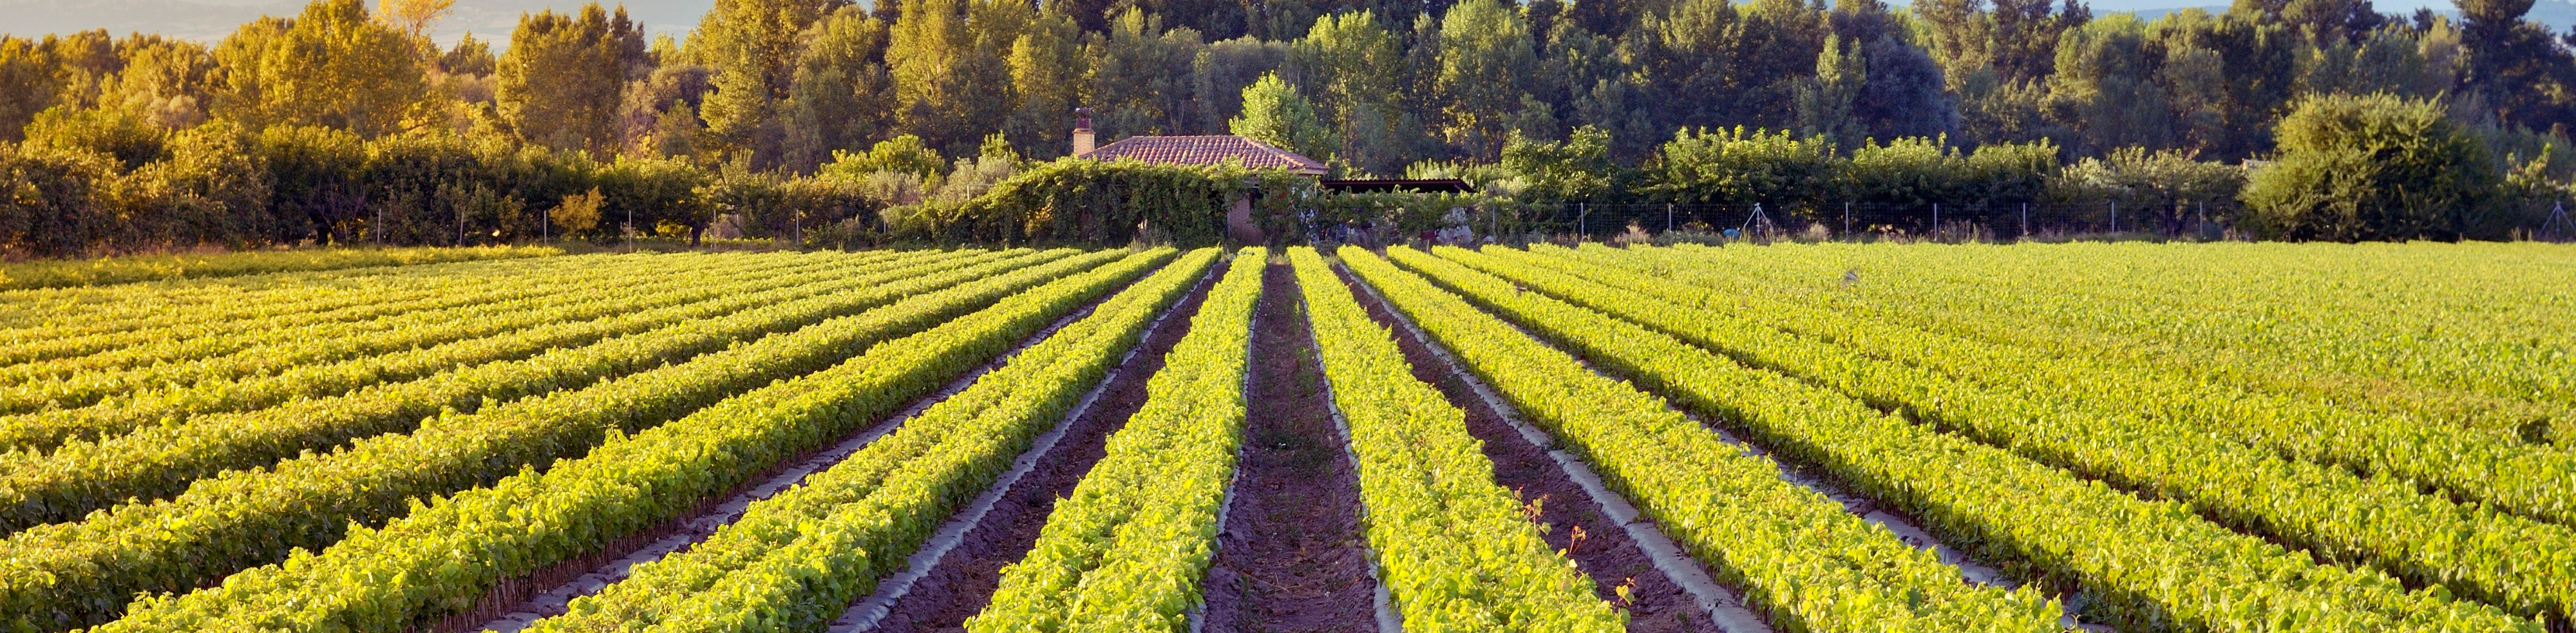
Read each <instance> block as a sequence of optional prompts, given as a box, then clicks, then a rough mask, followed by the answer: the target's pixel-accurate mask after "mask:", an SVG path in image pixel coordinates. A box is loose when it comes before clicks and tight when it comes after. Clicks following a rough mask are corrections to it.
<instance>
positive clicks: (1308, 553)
mask: <svg viewBox="0 0 2576 633" xmlns="http://www.w3.org/2000/svg"><path fill="white" fill-rule="evenodd" d="M1303 306H1304V303H1303V302H1302V301H1301V300H1300V299H1299V296H1298V290H1297V278H1296V274H1295V272H1294V271H1293V270H1292V269H1290V267H1289V266H1288V265H1287V264H1283V263H1274V264H1271V265H1270V266H1269V269H1268V270H1265V271H1263V275H1262V296H1261V304H1260V306H1259V308H1258V312H1256V313H1255V314H1254V317H1253V326H1252V329H1253V332H1252V360H1251V367H1250V370H1251V374H1252V375H1251V385H1250V388H1249V389H1248V390H1247V391H1246V392H1245V394H1244V396H1245V399H1246V400H1247V401H1248V402H1249V403H1250V404H1249V409H1248V411H1247V416H1246V420H1245V429H1244V430H1245V433H1244V447H1243V455H1242V459H1241V461H1240V462H1238V463H1237V470H1236V476H1237V477H1238V479H1237V480H1236V481H1235V487H1234V495H1236V498H1235V499H1233V502H1232V503H1231V504H1229V506H1228V508H1227V516H1226V519H1225V531H1224V532H1222V533H1220V534H1218V536H1217V543H1218V549H1217V554H1216V559H1215V561H1214V563H1213V564H1212V565H1210V567H1209V569H1208V576H1207V582H1206V585H1205V586H1206V596H1207V608H1206V610H1205V612H1204V615H1203V617H1204V619H1203V620H1202V622H1203V623H1204V625H1205V630H1208V631H1228V632H1242V633H1273V632H1279V633H1287V632H1297V633H1308V632H1348V633H1364V632H1373V631H1375V630H1376V629H1377V616H1376V613H1377V611H1376V605H1377V603H1376V598H1377V584H1378V583H1377V579H1376V578H1375V577H1374V576H1372V575H1371V574H1370V572H1369V561H1368V555H1367V552H1366V550H1365V547H1366V542H1365V541H1364V540H1363V536H1362V535H1361V533H1360V521H1359V507H1360V491H1359V480H1358V478H1357V476H1356V475H1355V474H1354V473H1353V471H1352V466H1351V463H1350V459H1349V456H1348V453H1347V451H1346V450H1345V449H1344V447H1343V444H1342V442H1343V439H1342V437H1341V433H1340V431H1339V430H1337V429H1335V428H1334V426H1333V418H1332V409H1331V403H1330V401H1329V400H1328V399H1327V396H1326V395H1325V390H1324V371H1323V367H1321V366H1320V365H1318V364H1317V361H1316V360H1315V351H1314V349H1315V347H1314V338H1313V332H1312V331H1311V330H1310V329H1309V328H1308V327H1307V325H1306V315H1305V314H1304V308H1303Z"/></svg>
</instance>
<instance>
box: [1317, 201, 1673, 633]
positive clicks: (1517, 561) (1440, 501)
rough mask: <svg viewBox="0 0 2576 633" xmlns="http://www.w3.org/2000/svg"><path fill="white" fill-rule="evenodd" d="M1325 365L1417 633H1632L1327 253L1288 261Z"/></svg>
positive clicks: (1390, 573)
mask: <svg viewBox="0 0 2576 633" xmlns="http://www.w3.org/2000/svg"><path fill="white" fill-rule="evenodd" d="M1288 259H1289V262H1290V263H1292V264H1294V265H1295V266H1296V270H1297V283H1298V285H1299V286H1301V287H1302V288H1303V294H1304V299H1305V306H1306V312H1307V315H1308V319H1309V322H1310V324H1311V327H1313V329H1314V333H1315V348H1316V354H1317V356H1318V357H1319V358H1320V359H1321V360H1322V361H1323V366H1324V377H1325V379H1326V380H1327V381H1328V382H1329V383H1330V384H1331V385H1332V399H1333V404H1334V406H1335V408H1336V409H1337V410H1338V411H1340V412H1341V415H1342V417H1343V419H1344V420H1345V422H1346V424H1347V426H1348V427H1349V432H1350V439H1349V441H1350V452H1351V456H1352V461H1353V462H1354V470H1356V471H1357V473H1358V477H1359V486H1360V499H1361V502H1362V507H1363V509H1364V510H1365V511H1364V512H1363V513H1362V515H1361V516H1362V520H1363V523H1364V525H1365V528H1366V531H1367V534H1368V543H1369V549H1370V552H1371V554H1372V555H1374V556H1375V557H1376V560H1377V565H1378V568H1379V569H1380V570H1381V571H1380V574H1379V575H1380V580H1381V581H1382V582H1384V583H1385V584H1386V586H1387V589H1388V591H1389V593H1390V594H1391V595H1392V596H1393V598H1394V600H1395V605H1396V612H1397V613H1398V614H1400V615H1402V616H1403V620H1404V629H1405V630H1408V631H1471V630H1480V629H1493V628H1499V629H1500V630H1507V631H1565V632H1575V631H1621V630H1625V628H1626V626H1625V625H1626V624H1627V618H1626V613H1625V612H1622V611H1619V610H1617V609H1613V608H1611V606H1610V604H1609V603H1606V602H1603V601H1602V600H1601V599H1600V598H1597V597H1595V596H1594V591H1595V589H1594V587H1593V579H1591V578H1587V577H1585V576H1584V575H1583V574H1582V573H1581V572H1578V571H1576V570H1575V568H1574V566H1573V565H1572V564H1571V562H1572V561H1569V560H1566V558H1565V557H1564V556H1563V555H1561V554H1560V553H1558V552H1556V551H1552V550H1551V549H1549V547H1548V545H1547V542H1546V541H1545V540H1542V539H1541V538H1540V534H1539V529H1540V528H1539V526H1537V525H1534V524H1532V523H1531V522H1530V520H1529V519H1528V517H1526V516H1524V515H1523V514H1522V508H1521V505H1520V500H1519V499H1518V498H1517V497H1515V496H1514V495H1513V493H1512V491H1510V490H1506V489H1504V488H1503V487H1502V485H1500V484H1497V483H1494V463H1493V460H1490V459H1487V458H1486V457H1485V453H1484V452H1483V449H1482V443H1481V442H1478V441H1477V440H1476V437H1475V436H1473V435H1469V434H1468V433H1467V414H1466V412H1464V411H1460V410H1459V409H1458V407H1456V406H1452V405H1450V404H1449V400H1448V398H1447V397H1446V396H1443V395H1441V394H1440V391H1439V390H1438V389H1435V388H1433V387H1432V386H1431V385H1429V384H1425V383H1423V382H1422V381H1420V380H1416V379H1414V377H1413V373H1412V370H1411V365H1410V364H1409V363H1407V362H1406V361H1405V358H1404V352H1403V350H1400V349H1398V348H1396V346H1395V340H1394V339H1392V338H1389V337H1388V335H1387V331H1386V329H1385V328H1383V327H1379V326H1378V325H1377V323H1376V322H1374V321H1372V320H1370V319H1369V315H1368V313H1367V312H1366V311H1363V310H1361V309H1360V304H1359V302H1358V301H1357V300H1355V299H1354V298H1352V296H1351V291H1350V288H1348V287H1345V286H1343V285H1342V281H1341V278H1340V277H1339V276H1337V275H1335V274H1334V273H1333V270H1332V269H1331V268H1329V267H1328V266H1327V265H1326V264H1325V263H1324V259H1323V257H1321V256H1319V255H1317V254H1316V253H1315V249H1312V248H1306V247H1297V248H1295V249H1291V250H1290V251H1289V252H1288Z"/></svg>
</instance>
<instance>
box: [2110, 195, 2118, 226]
mask: <svg viewBox="0 0 2576 633" xmlns="http://www.w3.org/2000/svg"><path fill="white" fill-rule="evenodd" d="M2111 232H2113V233H2118V232H2120V201H2118V200H2113V201H2111Z"/></svg>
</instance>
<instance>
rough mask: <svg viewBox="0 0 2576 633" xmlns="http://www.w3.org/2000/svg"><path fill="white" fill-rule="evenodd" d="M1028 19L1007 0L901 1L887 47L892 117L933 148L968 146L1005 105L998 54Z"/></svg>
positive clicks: (993, 125)
mask: <svg viewBox="0 0 2576 633" xmlns="http://www.w3.org/2000/svg"><path fill="white" fill-rule="evenodd" d="M1033 19H1035V14H1034V12H1033V10H1031V9H1030V8H1029V7H1028V6H1027V5H1026V4H1025V3H1018V2H1013V1H1011V0H904V9H903V20H901V21H898V22H896V23H894V24H893V25H892V44H891V45H890V46H889V47H888V48H887V49H886V67H887V71H888V72H889V73H891V74H892V75H893V78H894V86H895V99H896V107H897V108H898V110H897V120H898V121H899V124H900V125H902V126H903V128H904V129H906V130H910V131H912V132H913V133H916V134H920V135H921V136H922V138H923V139H924V140H926V141H928V142H930V143H931V145H932V146H933V147H943V148H945V147H951V146H957V147H962V148H966V149H967V151H972V148H974V147H975V146H976V144H977V143H978V142H979V141H978V139H981V138H983V135H984V134H986V133H989V132H992V131H993V130H995V129H998V128H999V127H1000V126H1001V123H1002V119H1003V117H1005V116H1007V114H1008V113H1009V112H1010V109H1011V106H1012V101H1011V99H1010V92H1009V91H1010V65H1009V62H1008V61H1007V60H1005V59H1003V56H1004V55H1007V54H1008V53H1009V50H1010V46H1011V44H1012V42H1014V41H1016V40H1017V39H1018V38H1019V30H1020V29H1022V28H1025V25H1026V24H1028V22H1029V21H1031V20H1033Z"/></svg>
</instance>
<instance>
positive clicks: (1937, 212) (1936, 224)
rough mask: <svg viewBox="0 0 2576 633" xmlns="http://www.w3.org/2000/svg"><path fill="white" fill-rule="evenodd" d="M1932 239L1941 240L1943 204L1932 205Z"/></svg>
mask: <svg viewBox="0 0 2576 633" xmlns="http://www.w3.org/2000/svg"><path fill="white" fill-rule="evenodd" d="M1932 239H1935V240H1938V239H1941V203H1938V202H1935V203H1932Z"/></svg>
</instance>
